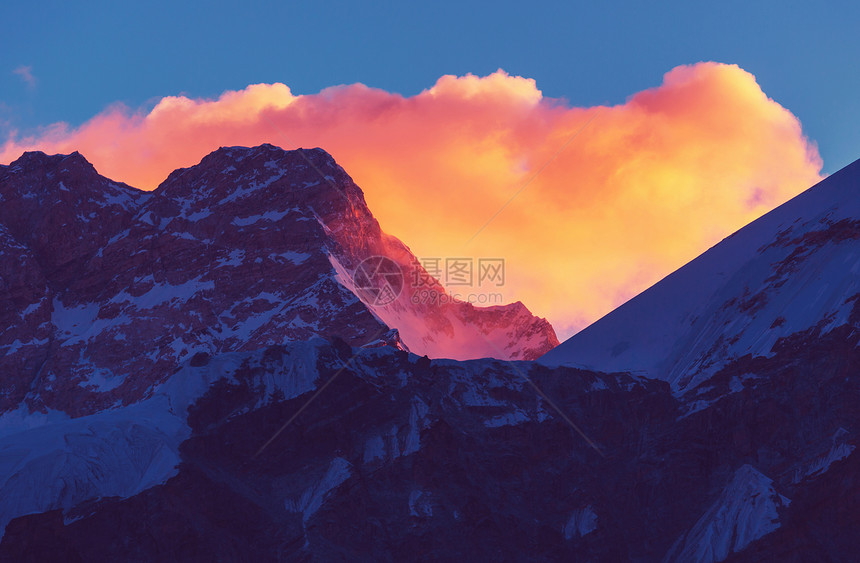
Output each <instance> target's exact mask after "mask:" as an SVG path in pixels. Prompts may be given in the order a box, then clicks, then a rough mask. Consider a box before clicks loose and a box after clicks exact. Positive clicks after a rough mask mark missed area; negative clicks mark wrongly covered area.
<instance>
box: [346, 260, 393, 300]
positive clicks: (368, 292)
mask: <svg viewBox="0 0 860 563" xmlns="http://www.w3.org/2000/svg"><path fill="white" fill-rule="evenodd" d="M352 282H353V284H354V285H355V290H356V292H357V293H358V298H359V299H361V300H362V301H364V302H365V303H367V304H369V305H388V304H389V303H393V302H394V301H395V300H396V299H397V298H398V297H399V296H400V292H402V291H403V270H401V269H400V264H398V263H397V262H395V261H394V260H392V259H391V258H388V257H387V256H371V257H369V258H365V259H364V260H362V261H361V263H360V264H359V265H358V267H357V268H356V269H355V272H353V274H352Z"/></svg>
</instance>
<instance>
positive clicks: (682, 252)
mask: <svg viewBox="0 0 860 563" xmlns="http://www.w3.org/2000/svg"><path fill="white" fill-rule="evenodd" d="M589 120H590V121H589ZM263 142H270V143H273V144H276V145H279V146H282V147H284V148H296V147H299V146H304V147H311V146H320V147H323V148H325V149H326V150H328V151H329V152H330V153H331V154H332V155H333V156H334V157H335V158H336V159H337V160H338V162H340V163H341V164H342V165H343V166H344V168H345V169H346V170H347V171H348V172H349V173H350V174H352V175H353V177H354V178H355V180H356V182H357V183H358V184H359V185H360V186H361V187H362V188H363V189H364V191H365V193H366V196H367V201H368V204H369V205H370V208H371V210H372V211H373V212H374V214H375V215H376V216H377V218H378V219H379V221H380V223H381V224H382V226H383V228H384V229H385V230H386V231H388V232H389V233H391V234H394V235H396V236H398V237H400V238H401V239H403V240H404V241H405V242H406V243H407V244H409V245H410V246H411V248H412V250H413V251H414V252H415V254H417V255H418V256H421V257H443V258H444V257H462V256H471V257H503V258H505V259H506V270H507V279H506V283H505V285H504V286H503V287H500V288H495V289H494V291H498V292H500V293H502V294H503V296H504V299H505V301H514V300H522V301H523V302H524V303H526V304H527V305H528V306H529V307H530V308H531V309H532V311H533V312H535V313H537V314H539V315H542V316H547V317H548V318H549V319H550V320H551V321H552V322H553V324H554V325H555V327H556V329H557V330H558V331H559V333H560V336H568V335H570V333H571V332H572V331H573V330H575V329H577V328H581V327H583V326H584V325H585V324H587V323H588V322H591V321H593V320H595V319H596V318H598V317H599V316H601V315H603V314H605V313H606V312H608V311H609V310H611V309H612V308H613V307H614V306H616V305H618V304H620V303H621V302H622V301H624V300H626V299H628V298H629V297H631V296H633V295H634V294H636V293H637V292H639V291H641V290H643V289H645V288H646V287H647V286H649V285H651V284H652V283H654V282H656V281H657V280H659V279H660V278H661V277H663V276H665V275H666V274H668V273H669V272H671V271H672V270H674V269H675V268H677V267H679V266H681V265H682V264H684V263H685V262H687V261H689V260H690V259H692V258H694V257H695V256H696V255H697V254H699V253H701V252H702V251H704V250H705V249H707V248H708V247H709V246H711V245H713V244H714V243H716V242H717V241H719V240H720V239H721V238H722V237H724V236H726V235H728V234H729V233H731V232H732V231H734V230H736V229H737V228H739V227H741V226H743V225H744V224H746V223H747V222H749V221H751V220H752V219H754V218H756V217H758V216H759V215H761V214H762V213H764V212H766V211H768V210H770V209H771V208H773V207H774V206H776V205H778V204H779V203H781V202H783V201H785V200H787V199H788V198H790V197H792V196H794V195H796V194H797V193H799V192H800V191H802V190H803V189H805V188H807V187H809V186H810V185H812V184H814V183H815V182H817V181H818V180H819V179H820V176H819V173H820V170H821V160H820V158H819V156H818V152H817V149H816V148H815V146H814V145H813V144H812V143H810V142H809V141H808V140H807V139H806V138H805V137H804V135H803V132H802V130H801V126H800V123H799V121H798V120H797V119H796V118H795V117H794V116H793V115H792V114H791V113H790V112H789V111H788V110H786V109H785V108H783V107H781V106H780V105H779V104H777V103H776V102H774V101H773V100H771V99H769V98H768V97H767V96H766V95H765V94H764V93H763V92H762V90H761V88H760V87H759V85H758V84H757V83H756V80H755V77H754V76H753V75H751V74H749V73H747V72H745V71H744V70H742V69H740V68H738V67H737V66H734V65H724V64H718V63H699V64H696V65H691V66H680V67H677V68H675V69H673V70H672V71H670V72H669V73H667V74H666V75H665V77H664V79H663V84H662V85H660V86H658V87H656V88H652V89H649V90H645V91H643V92H639V93H637V94H635V95H633V96H631V97H630V98H629V99H628V100H627V102H626V103H624V104H620V105H617V106H611V107H592V108H577V107H570V106H569V105H568V104H566V103H565V102H564V101H561V100H555V99H549V98H545V97H543V95H542V93H541V92H540V90H538V88H537V85H536V84H535V82H534V80H530V79H526V78H521V77H514V76H509V75H507V74H506V73H504V72H503V71H501V70H500V71H498V72H496V73H493V74H491V75H489V76H485V77H477V76H472V75H467V76H463V77H456V76H443V77H442V78H440V79H439V80H438V81H437V82H436V84H435V85H434V86H433V87H432V88H430V89H428V90H425V91H424V92H421V93H420V94H418V95H416V96H412V97H403V96H400V95H397V94H391V93H388V92H385V91H382V90H377V89H373V88H368V87H366V86H364V85H361V84H354V85H349V86H337V87H333V88H328V89H326V90H323V91H322V92H320V93H319V94H314V95H304V96H296V95H293V94H292V92H290V89H289V88H288V87H287V86H285V85H283V84H255V85H251V86H248V87H247V88H245V89H244V90H241V91H237V92H226V93H224V94H223V95H222V96H221V97H220V98H218V99H217V100H200V99H189V98H187V97H183V96H178V97H168V98H164V99H163V100H161V102H160V103H159V104H158V105H157V106H156V107H155V108H154V109H153V110H152V111H151V112H149V113H143V112H132V111H129V110H128V109H126V108H124V107H112V108H109V109H108V110H106V111H105V112H103V113H101V114H100V115H98V116H96V117H94V118H93V119H91V120H90V121H88V122H87V123H85V124H83V125H82V126H81V127H79V128H69V127H68V126H66V125H64V124H57V125H54V126H52V127H50V128H48V129H46V130H45V131H43V132H42V133H41V134H40V135H38V136H35V137H32V138H12V139H10V140H8V141H7V142H6V144H5V145H4V146H3V148H2V150H0V162H9V161H11V160H13V159H15V158H17V156H19V155H20V153H21V152H22V151H23V150H27V149H39V150H43V151H46V152H70V151H73V150H78V151H80V152H81V153H83V154H84V155H85V156H87V158H89V159H90V160H91V161H92V162H93V163H94V164H95V166H96V167H97V168H98V169H99V171H100V172H101V173H102V174H105V175H107V176H109V177H112V178H114V179H117V180H122V181H125V182H128V183H130V184H132V185H136V186H139V187H143V188H146V189H151V188H154V187H155V186H156V184H157V183H158V182H160V181H161V180H163V179H164V178H165V177H166V176H167V174H168V173H169V172H170V171H172V170H173V169H175V168H178V167H181V166H189V165H191V164H194V163H196V162H197V161H198V160H199V159H200V158H202V157H203V156H204V155H206V154H207V153H209V152H210V151H212V150H214V149H215V148H217V147H218V146H222V145H256V144H260V143H263ZM559 149H562V150H559ZM538 172H539V173H538ZM529 180H531V181H530V182H529V183H528V185H526V186H525V188H523V186H524V185H525V183H526V182H527V181H529ZM521 189H522V191H521V192H520V190H521ZM518 192H519V194H518V195H516V197H514V199H513V200H511V198H512V197H513V196H514V195H515V194H517V193H518ZM508 201H510V205H508V206H507V207H505V208H504V210H503V211H502V212H501V213H499V214H498V216H496V217H495V218H494V219H493V220H492V221H491V222H490V223H489V225H488V226H487V227H486V228H484V229H483V230H481V231H480V233H478V231H479V229H480V228H481V227H482V225H484V224H485V223H486V222H487V221H488V220H489V219H490V218H491V217H493V215H494V214H495V213H497V212H498V210H499V209H501V208H502V207H503V206H504V205H505V204H506V203H507V202H508ZM476 233H478V234H477V236H475V237H474V239H473V240H471V241H470V239H472V237H473V236H474V235H475V234H476ZM469 241H470V242H469ZM467 243H468V244H467ZM451 289H452V290H455V288H451ZM485 290H486V288H485ZM455 291H456V292H457V293H461V294H464V293H468V292H469V291H470V290H469V289H468V288H457V289H456V290H455Z"/></svg>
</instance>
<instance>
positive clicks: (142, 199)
mask: <svg viewBox="0 0 860 563" xmlns="http://www.w3.org/2000/svg"><path fill="white" fill-rule="evenodd" d="M0 203H2V205H0V244H2V247H0V277H2V286H0V303H2V304H3V308H2V310H0V319H2V321H3V324H2V325H0V351H2V352H0V354H3V355H2V356H0V371H2V372H3V373H4V374H6V375H5V376H4V378H3V380H2V382H0V411H5V410H9V409H13V408H16V407H17V406H18V405H20V404H22V403H24V404H26V405H27V406H28V407H29V408H36V409H45V408H48V409H55V410H60V411H64V412H67V413H69V414H72V415H78V414H86V413H90V412H94V411H95V410H98V409H101V408H104V407H107V406H110V405H114V404H128V403H129V402H133V401H135V400H138V399H140V398H141V397H143V396H144V394H145V393H146V392H147V390H148V389H149V388H150V387H151V386H152V385H153V384H154V383H156V382H158V381H161V380H163V379H164V378H165V377H166V376H167V375H169V374H170V373H172V372H173V370H174V369H175V368H176V367H177V366H178V365H180V364H181V363H182V362H183V361H184V360H186V359H188V358H190V357H191V356H193V355H194V354H196V353H200V352H203V353H207V354H217V353H219V352H222V351H240V350H254V349H259V348H263V347H265V346H269V345H274V344H282V343H285V342H289V341H301V340H306V339H308V338H311V337H312V336H315V335H321V336H325V337H330V336H338V337H340V338H343V339H344V340H345V341H347V342H348V343H350V344H353V345H364V344H367V343H369V342H371V341H375V340H380V339H381V340H383V341H384V340H385V338H388V339H389V340H390V339H391V338H395V339H396V334H394V333H392V334H388V335H387V334H386V333H388V331H389V329H398V330H399V335H400V338H401V340H402V342H403V344H404V345H405V346H407V347H409V348H410V349H411V350H413V351H415V352H417V353H420V354H428V355H430V356H433V357H454V358H460V359H463V358H470V357H482V356H492V357H499V358H504V359H508V358H515V359H532V358H535V357H537V356H539V355H540V354H542V353H544V352H545V351H547V350H548V349H550V348H551V347H552V346H554V345H555V344H557V342H558V341H557V340H556V338H555V334H554V332H553V330H552V327H551V326H550V325H549V323H547V322H546V321H544V320H542V319H538V318H535V317H534V316H532V315H531V314H530V313H529V312H528V310H527V309H526V308H525V307H524V306H522V304H520V303H516V304H513V305H509V306H500V307H492V308H478V307H474V306H472V305H470V304H467V303H460V302H451V303H443V304H432V303H430V304H421V303H418V304H415V303H413V302H412V300H411V297H412V295H411V293H410V291H409V289H411V288H409V287H405V288H403V289H404V291H402V292H401V294H400V295H399V296H398V298H397V299H396V300H394V301H392V302H387V303H383V304H381V305H380V304H374V303H373V302H371V301H368V302H367V303H365V302H362V301H361V300H360V299H359V297H361V296H360V295H357V292H356V291H355V287H354V282H353V279H352V278H353V272H354V270H355V269H356V268H357V267H358V266H359V265H360V264H361V262H362V261H363V260H365V259H366V258H369V257H373V256H383V257H386V258H387V259H388V260H389V263H390V264H394V266H393V267H394V268H396V269H397V270H398V271H397V274H398V275H400V276H402V278H403V279H404V280H406V279H409V278H410V277H413V274H414V273H415V272H417V271H418V270H420V266H419V265H417V260H416V259H415V257H414V256H412V254H411V253H410V252H409V250H408V248H406V247H405V246H404V245H403V244H402V243H401V242H400V241H398V240H397V239H395V238H393V237H390V236H387V235H385V234H384V233H383V232H382V231H381V230H380V228H379V224H378V223H377V222H376V220H375V219H374V218H373V216H372V215H371V213H370V211H369V210H368V209H367V206H366V204H365V202H364V197H363V195H362V193H361V190H360V189H359V188H358V187H357V186H356V185H355V184H354V183H353V182H352V180H351V179H350V178H349V176H348V175H347V174H346V173H345V172H344V171H343V169H341V168H340V167H339V166H338V165H337V164H336V163H335V162H334V160H333V159H332V158H331V157H330V156H329V155H328V154H326V153H325V152H324V151H322V150H320V149H313V150H298V151H291V152H287V151H283V150H281V149H278V148H276V147H273V146H271V145H263V146H260V147H256V148H252V149H247V148H224V149H220V150H218V151H216V152H214V153H212V154H211V155H209V156H207V157H206V158H204V159H203V160H202V161H201V162H200V164H198V165H197V166H194V167H191V168H187V169H182V170H177V171H176V172H174V173H173V174H171V175H170V177H169V178H168V179H167V180H166V181H165V182H164V183H163V184H162V185H161V186H160V187H159V188H158V189H157V190H156V191H154V192H151V193H146V192H141V191H138V190H135V189H133V188H130V187H128V186H125V185H122V184H117V183H114V182H111V181H110V180H107V179H105V178H102V177H101V176H99V175H98V174H97V173H96V171H95V170H94V169H93V167H92V166H91V165H90V164H89V163H87V162H86V160H84V158H83V157H82V156H81V155H79V154H77V153H75V154H73V155H69V156H46V155H44V154H41V153H26V154H24V156H22V157H21V158H20V159H18V160H17V161H15V162H13V163H12V164H11V165H9V166H8V167H3V168H2V169H0ZM417 273H420V274H422V275H424V276H426V272H423V270H421V271H420V272H417ZM401 285H405V284H401ZM366 301H367V300H366ZM386 323H387V324H386Z"/></svg>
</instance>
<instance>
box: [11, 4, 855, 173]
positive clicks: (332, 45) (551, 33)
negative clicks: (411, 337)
mask: <svg viewBox="0 0 860 563" xmlns="http://www.w3.org/2000/svg"><path fill="white" fill-rule="evenodd" d="M658 4H659V5H658ZM2 13H3V15H2V20H3V26H2V34H0V139H5V138H6V137H7V136H8V135H9V134H10V132H11V131H12V130H18V132H19V134H21V133H28V132H32V131H33V128H35V127H37V126H45V125H48V124H51V123H54V122H58V121H64V122H67V123H69V124H71V125H73V126H76V125H80V124H81V123H83V122H84V121H86V120H87V119H89V118H91V117H92V116H94V115H96V114H97V113H99V112H100V111H102V110H104V109H105V107H106V106H108V105H110V104H113V103H116V102H122V103H124V104H126V105H127V106H129V107H131V108H141V107H143V108H147V107H148V106H151V105H153V104H154V103H155V102H156V101H157V100H158V99H159V98H161V97H162V96H166V95H176V94H180V93H184V94H187V95H189V96H191V97H213V98H214V97H217V96H218V95H219V94H220V93H222V92H223V91H225V90H228V89H234V90H235V89H241V88H244V87H245V86H247V85H248V84H252V83H259V82H266V83H272V82H283V83H285V84H287V85H288V86H289V87H290V88H291V89H292V91H293V92H294V93H297V94H311V93H316V92H318V91H319V90H321V89H323V88H325V87H327V86H333V85H338V84H349V83H354V82H361V83H364V84H367V85H369V86H373V87H378V88H383V89H385V90H387V91H389V92H398V93H401V94H404V95H414V94H416V93H418V92H420V91H422V90H424V89H426V88H429V87H431V86H432V85H433V84H434V83H435V81H436V80H437V79H438V78H439V77H440V76H441V75H443V74H455V75H463V74H466V73H469V72H471V73H474V74H477V75H486V74H489V73H491V72H493V71H495V70H496V69H498V68H502V69H504V70H505V71H507V72H508V73H510V74H512V75H520V76H525V77H529V78H533V79H535V80H536V81H537V86H538V88H540V89H541V90H542V91H543V93H544V95H545V96H549V97H561V98H565V99H567V100H568V101H569V103H570V104H571V105H575V106H590V105H595V104H602V103H612V104H615V103H621V102H623V101H624V100H625V98H626V97H627V96H629V95H631V94H633V93H635V92H637V91H640V90H643V89H645V88H649V87H653V86H657V85H658V84H660V81H661V79H662V76H663V74H664V73H665V72H667V71H669V70H670V69H672V68H673V67H675V66H677V65H680V64H690V63H695V62H698V61H704V60H714V61H718V62H725V63H736V64H738V65H740V66H741V67H742V68H744V69H745V70H747V71H749V72H751V73H752V74H754V75H755V76H756V78H757V80H758V82H759V84H760V85H761V87H762V89H763V90H764V92H765V93H766V94H767V95H769V96H770V97H772V98H774V99H775V100H776V101H777V102H779V103H780V104H781V105H783V106H784V107H786V108H788V109H789V110H791V111H792V112H793V113H794V114H795V115H796V116H798V117H799V118H800V120H801V122H802V124H803V127H804V131H805V132H806V134H807V135H809V136H810V137H811V138H812V139H813V140H814V141H816V142H817V143H818V146H819V150H820V153H821V156H822V157H823V159H824V172H825V173H829V172H833V171H835V170H836V169H838V168H840V167H842V166H844V165H845V164H847V163H849V162H851V161H853V160H855V159H856V158H858V157H860V96H858V92H860V68H858V67H860V32H858V29H860V4H858V3H856V2H785V1H780V2H776V1H768V2H748V1H743V2H737V1H721V2H707V3H702V2H689V1H683V2H662V3H655V2H644V1H643V2H593V1H589V2H577V3H574V2H557V3H547V2H539V1H531V2H494V3H489V2H487V3H469V2H462V1H457V2H448V1H443V0H436V1H433V2H421V3H419V2H402V3H385V2H371V1H364V2H325V1H314V2H307V1H304V2H277V3H276V2H271V3H266V2H241V3H240V2H229V3H227V2H218V1H210V2H199V3H193V4H192V3H189V4H185V5H182V6H176V5H174V2H161V1H150V2H132V3H126V2H86V1H85V2H80V3H76V2H32V3H31V2H15V3H6V4H5V5H4V6H3V10H2Z"/></svg>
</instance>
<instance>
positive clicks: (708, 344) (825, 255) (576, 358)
mask: <svg viewBox="0 0 860 563" xmlns="http://www.w3.org/2000/svg"><path fill="white" fill-rule="evenodd" d="M858 294H860V161H858V162H855V163H853V164H851V165H850V166H847V167H846V168H844V169H842V170H841V171H839V172H837V173H836V174H834V175H833V176H831V177H829V178H827V179H826V180H824V181H822V182H821V183H819V184H818V185H816V186H814V187H813V188H811V189H809V190H807V191H806V192H804V193H802V194H801V195H799V196H797V197H795V198H794V199H792V200H791V201H789V202H787V203H785V204H784V205H782V206H780V207H779V208H777V209H775V210H773V211H772V212H770V213H768V214H766V215H765V216H763V217H761V218H760V219H758V220H757V221H755V222H753V223H751V224H750V225H748V226H746V227H744V228H743V229H741V230H740V231H738V232H737V233H735V234H733V235H732V236H730V237H729V238H727V239H725V240H724V241H722V242H721V243H720V244H718V245H716V246H715V247H713V248H711V249H710V250H708V251H707V252H705V253H704V254H703V255H701V256H700V257H698V258H696V259H695V260H693V261H692V262H690V263H689V264H687V265H686V266H684V267H683V268H681V269H680V270H678V271H676V272H674V273H673V274H671V275H669V276H667V277H666V278H665V279H663V280H662V281H660V282H659V283H657V284H656V285H654V286H653V287H651V288H650V289H648V290H647V291H645V292H643V293H642V294H640V295H639V296H637V297H635V298H633V299H631V300H630V301H629V302H627V303H625V304H624V305H622V306H621V307H619V308H618V309H616V310H614V311H613V312H611V313H609V314H608V315H606V316H605V317H604V318H602V319H600V320H599V321H597V322H596V323H594V324H593V325H591V326H589V327H588V328H586V329H585V330H583V331H582V332H580V333H579V334H576V335H574V336H573V337H571V338H570V339H569V340H567V341H566V342H564V343H563V344H561V345H560V346H558V347H557V348H555V349H553V350H552V351H550V352H549V353H547V354H546V355H544V356H543V357H542V358H541V359H540V361H541V362H543V363H545V364H548V365H560V364H569V365H579V366H589V367H592V368H594V369H600V370H607V371H616V370H620V371H632V372H636V373H640V374H643V375H647V376H648V377H655V378H659V379H664V380H666V381H669V382H670V383H671V384H672V386H673V388H674V389H675V390H676V391H678V392H682V393H683V392H686V391H688V390H690V389H692V388H694V387H696V386H698V385H700V384H701V383H702V382H704V381H706V380H707V379H708V378H709V377H711V376H712V375H713V374H714V373H716V372H717V371H719V370H720V369H721V368H722V367H724V366H725V365H726V364H727V363H728V362H729V361H731V360H733V359H736V358H740V357H742V356H744V355H746V354H752V355H765V356H767V355H770V354H771V353H772V348H773V346H774V345H775V344H776V343H777V342H778V341H779V340H780V339H781V338H785V337H787V336H789V335H792V334H795V333H798V332H801V331H804V330H807V329H809V328H811V327H818V328H819V329H820V331H821V332H824V333H826V332H827V331H829V330H832V329H834V328H836V327H839V326H842V325H844V324H845V323H846V322H847V320H848V315H849V314H850V312H851V311H852V307H853V305H854V300H856V299H857V296H858Z"/></svg>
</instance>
